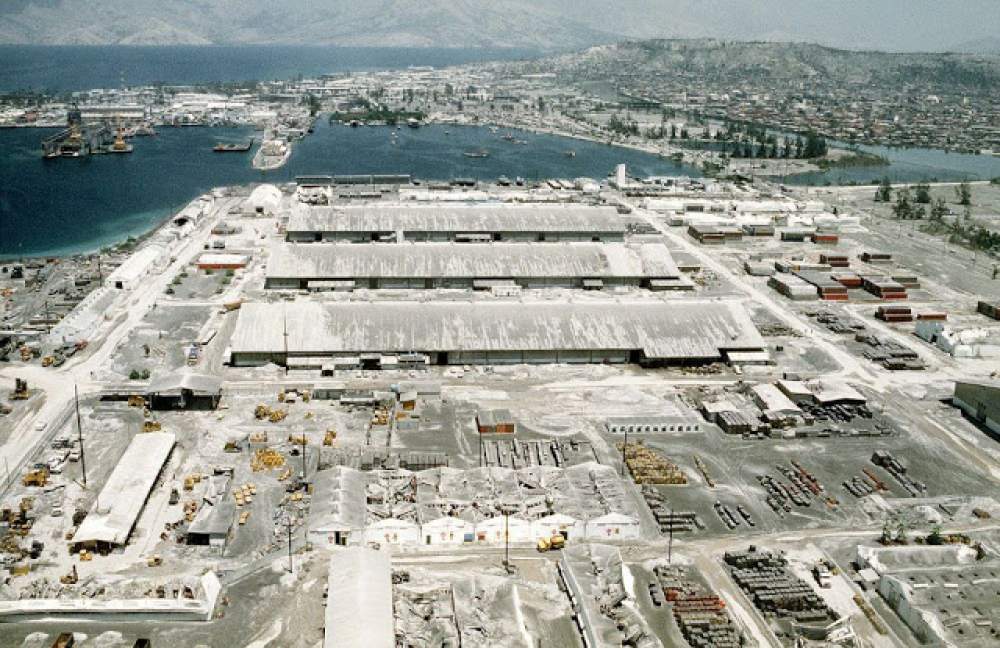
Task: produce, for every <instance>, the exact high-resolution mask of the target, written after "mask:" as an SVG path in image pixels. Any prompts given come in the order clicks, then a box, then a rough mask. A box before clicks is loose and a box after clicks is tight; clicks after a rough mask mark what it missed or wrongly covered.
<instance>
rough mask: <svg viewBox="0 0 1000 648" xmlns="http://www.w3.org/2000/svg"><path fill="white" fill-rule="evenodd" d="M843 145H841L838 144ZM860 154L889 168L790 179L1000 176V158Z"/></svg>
mask: <svg viewBox="0 0 1000 648" xmlns="http://www.w3.org/2000/svg"><path fill="white" fill-rule="evenodd" d="M839 145H841V146H845V147H846V145H844V144H839ZM857 148H859V149H861V150H862V151H866V152H869V153H874V154H875V155H881V156H882V157H884V158H886V159H887V160H889V166H870V167H851V168H844V169H828V170H827V171H814V172H812V173H800V174H797V175H793V176H789V177H788V178H787V182H788V183H789V184H796V185H817V186H818V185H825V184H835V185H838V184H839V185H843V184H849V183H852V182H853V183H856V184H874V183H877V182H878V181H879V180H881V179H882V178H883V177H886V176H888V178H889V179H890V180H892V181H893V182H932V181H940V182H955V181H959V180H992V179H993V178H997V177H1000V157H996V156H993V155H969V154H967V153H949V152H947V151H942V150H939V149H925V148H891V147H887V146H858V147H857Z"/></svg>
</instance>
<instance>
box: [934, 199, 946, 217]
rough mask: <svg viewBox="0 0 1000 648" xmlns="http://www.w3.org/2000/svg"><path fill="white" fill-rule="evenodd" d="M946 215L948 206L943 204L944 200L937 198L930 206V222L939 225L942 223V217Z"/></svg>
mask: <svg viewBox="0 0 1000 648" xmlns="http://www.w3.org/2000/svg"><path fill="white" fill-rule="evenodd" d="M947 215H948V205H947V204H946V203H945V201H944V198H938V199H937V200H935V201H934V204H933V205H932V206H931V220H932V221H937V222H939V223H940V222H942V221H944V217H945V216H947Z"/></svg>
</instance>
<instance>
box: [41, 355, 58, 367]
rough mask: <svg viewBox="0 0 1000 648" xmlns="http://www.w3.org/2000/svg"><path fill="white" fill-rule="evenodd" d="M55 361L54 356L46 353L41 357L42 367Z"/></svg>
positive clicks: (49, 365) (48, 365)
mask: <svg viewBox="0 0 1000 648" xmlns="http://www.w3.org/2000/svg"><path fill="white" fill-rule="evenodd" d="M55 361H56V358H55V356H51V355H47V356H44V357H43V358H42V366H43V367H51V366H52V363H53V362H55Z"/></svg>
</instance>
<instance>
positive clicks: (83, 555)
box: [80, 549, 94, 562]
mask: <svg viewBox="0 0 1000 648" xmlns="http://www.w3.org/2000/svg"><path fill="white" fill-rule="evenodd" d="M93 559H94V554H92V553H90V552H89V551H87V550H86V549H81V550H80V562H90V561H91V560H93Z"/></svg>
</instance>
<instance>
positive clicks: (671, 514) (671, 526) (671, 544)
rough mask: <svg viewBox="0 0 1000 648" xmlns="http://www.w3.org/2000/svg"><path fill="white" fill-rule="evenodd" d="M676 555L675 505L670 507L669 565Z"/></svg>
mask: <svg viewBox="0 0 1000 648" xmlns="http://www.w3.org/2000/svg"><path fill="white" fill-rule="evenodd" d="M673 555H674V507H673V506H671V507H670V536H669V539H668V540H667V564H668V565H669V564H670V562H671V560H672V559H673Z"/></svg>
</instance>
